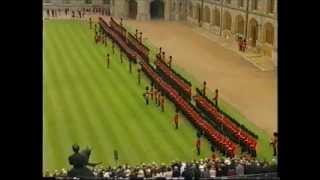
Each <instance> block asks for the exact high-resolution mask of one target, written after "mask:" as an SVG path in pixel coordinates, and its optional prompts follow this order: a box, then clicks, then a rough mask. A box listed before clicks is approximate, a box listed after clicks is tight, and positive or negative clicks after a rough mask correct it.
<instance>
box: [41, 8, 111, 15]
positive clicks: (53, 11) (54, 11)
mask: <svg viewBox="0 0 320 180" xmlns="http://www.w3.org/2000/svg"><path fill="white" fill-rule="evenodd" d="M62 11H64V15H65V16H68V15H71V17H73V18H75V17H76V16H77V14H78V17H79V18H84V17H85V14H86V13H88V14H89V13H91V12H92V13H97V14H100V15H106V16H110V9H109V8H98V7H93V8H47V9H46V13H47V17H58V16H61V14H62Z"/></svg>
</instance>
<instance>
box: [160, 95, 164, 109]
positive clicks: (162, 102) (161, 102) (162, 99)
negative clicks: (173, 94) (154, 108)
mask: <svg viewBox="0 0 320 180" xmlns="http://www.w3.org/2000/svg"><path fill="white" fill-rule="evenodd" d="M160 106H161V111H162V112H164V95H163V94H162V95H161V101H160Z"/></svg>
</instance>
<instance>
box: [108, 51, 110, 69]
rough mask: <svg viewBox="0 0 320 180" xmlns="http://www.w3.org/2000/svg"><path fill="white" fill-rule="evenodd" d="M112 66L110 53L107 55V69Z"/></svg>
mask: <svg viewBox="0 0 320 180" xmlns="http://www.w3.org/2000/svg"><path fill="white" fill-rule="evenodd" d="M109 66H110V55H109V53H108V54H107V67H108V68H109Z"/></svg>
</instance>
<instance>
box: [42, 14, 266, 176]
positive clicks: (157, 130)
mask: <svg viewBox="0 0 320 180" xmlns="http://www.w3.org/2000/svg"><path fill="white" fill-rule="evenodd" d="M93 36H94V32H93V30H90V29H89V26H88V24H87V23H85V22H80V21H72V20H50V21H45V22H44V80H43V81H44V87H43V88H44V123H43V130H44V132H43V136H44V138H43V139H44V140H43V170H47V169H48V170H50V171H52V170H54V169H61V168H69V167H70V166H69V164H68V161H67V158H68V156H69V155H70V154H71V153H72V149H71V146H72V144H74V143H78V144H79V145H80V147H83V148H84V147H86V146H89V147H91V148H92V149H93V152H92V156H91V160H92V161H93V162H94V161H96V162H98V161H102V162H103V165H115V162H114V160H113V151H114V150H115V149H116V150H118V152H119V163H129V164H138V163H141V162H152V161H155V162H157V163H161V162H170V161H172V160H175V159H178V160H192V159H199V158H203V157H208V156H210V155H211V152H210V145H209V143H208V142H207V141H206V140H205V139H203V142H204V143H203V148H202V149H203V151H202V155H201V156H200V157H198V156H196V152H195V149H194V146H195V137H196V136H195V135H196V130H195V129H194V128H193V126H192V125H191V124H190V123H189V122H188V121H187V120H186V119H184V118H183V120H182V122H181V127H180V129H179V130H175V129H174V127H173V123H172V119H173V115H174V106H173V105H172V103H170V102H169V101H168V100H166V110H165V112H164V113H163V112H161V111H160V108H158V107H157V106H156V105H155V103H154V102H151V103H150V105H149V106H146V105H145V102H144V100H143V98H142V93H143V92H144V89H145V86H147V85H149V83H150V82H149V80H148V79H147V78H146V77H145V76H143V80H142V84H141V85H138V82H137V71H136V68H137V67H136V66H133V72H132V74H130V73H129V66H128V62H127V60H124V62H123V64H121V63H120V57H119V53H118V50H116V54H115V55H112V53H111V48H110V46H108V47H104V46H103V45H100V44H99V45H96V44H95V43H94V38H93ZM148 46H152V44H151V42H148ZM154 51H155V52H156V51H157V50H156V49H154ZM107 52H109V53H110V54H111V65H110V69H107V68H106V63H105V59H106V53H107ZM174 68H175V69H176V70H177V71H178V72H179V73H181V74H183V75H184V76H185V77H187V78H188V79H189V80H191V81H192V84H193V85H195V86H200V85H201V83H199V81H197V80H196V79H195V78H194V77H193V76H192V75H191V74H189V73H187V71H186V70H183V69H181V68H179V67H176V66H174ZM194 92H195V91H194ZM208 94H209V95H210V97H212V95H213V93H212V92H211V91H208ZM220 104H221V108H222V109H223V110H224V111H226V112H227V113H228V114H230V115H231V116H232V117H234V118H235V119H237V120H238V121H239V122H240V123H243V124H245V125H246V126H247V127H248V128H249V129H250V130H252V131H253V132H255V133H256V134H258V135H259V137H260V138H259V142H258V158H259V159H266V160H270V159H271V158H272V149H271V147H270V146H269V145H268V140H269V137H268V136H267V134H266V133H265V132H264V131H262V130H261V129H259V128H257V127H256V126H255V125H254V124H253V123H251V122H250V121H249V120H247V119H246V118H245V117H244V116H243V115H242V114H241V113H240V112H238V111H237V110H236V109H235V108H233V107H232V105H230V104H228V103H227V102H225V101H223V100H220Z"/></svg>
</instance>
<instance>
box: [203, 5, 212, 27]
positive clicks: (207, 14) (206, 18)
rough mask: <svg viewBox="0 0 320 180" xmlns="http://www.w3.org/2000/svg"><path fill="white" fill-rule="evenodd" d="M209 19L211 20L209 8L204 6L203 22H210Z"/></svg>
mask: <svg viewBox="0 0 320 180" xmlns="http://www.w3.org/2000/svg"><path fill="white" fill-rule="evenodd" d="M210 21H211V14H210V8H209V7H208V6H205V8H204V22H206V23H210Z"/></svg>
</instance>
